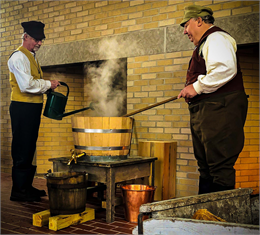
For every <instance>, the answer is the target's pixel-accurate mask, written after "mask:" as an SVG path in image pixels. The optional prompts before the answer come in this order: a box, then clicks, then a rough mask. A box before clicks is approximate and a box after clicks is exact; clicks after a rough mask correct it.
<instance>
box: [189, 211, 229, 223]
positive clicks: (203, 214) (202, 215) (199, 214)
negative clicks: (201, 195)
mask: <svg viewBox="0 0 260 235" xmlns="http://www.w3.org/2000/svg"><path fill="white" fill-rule="evenodd" d="M192 219H197V220H209V221H220V222H227V221H226V220H223V219H221V218H219V217H217V216H215V215H213V214H211V213H210V212H209V211H208V210H207V209H200V210H197V211H196V212H195V214H194V215H193V217H192Z"/></svg>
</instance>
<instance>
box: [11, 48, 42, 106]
mask: <svg viewBox="0 0 260 235" xmlns="http://www.w3.org/2000/svg"><path fill="white" fill-rule="evenodd" d="M17 50H19V51H21V52H23V53H24V54H25V55H26V56H27V58H28V59H29V61H30V68H31V76H32V77H33V79H41V78H42V77H43V73H42V70H41V67H40V65H39V63H38V61H36V60H35V59H34V57H33V55H32V54H31V53H30V51H28V50H27V49H26V48H25V47H23V46H20V47H18V48H17ZM9 80H10V84H11V88H12V92H11V100H12V101H19V102H28V103H43V94H31V93H27V92H21V91H20V88H19V86H18V84H17V81H16V79H15V76H14V74H13V73H12V72H10V79H9Z"/></svg>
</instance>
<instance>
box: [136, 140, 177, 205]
mask: <svg viewBox="0 0 260 235" xmlns="http://www.w3.org/2000/svg"><path fill="white" fill-rule="evenodd" d="M176 150H177V142H174V141H140V142H139V143H138V155H140V156H142V157H157V158H158V160H157V161H155V163H154V164H155V167H154V171H155V172H154V186H157V188H156V190H155V195H154V200H155V201H160V200H166V199H171V198H174V197H175V184H176V182H175V181H176V158H177V151H176Z"/></svg>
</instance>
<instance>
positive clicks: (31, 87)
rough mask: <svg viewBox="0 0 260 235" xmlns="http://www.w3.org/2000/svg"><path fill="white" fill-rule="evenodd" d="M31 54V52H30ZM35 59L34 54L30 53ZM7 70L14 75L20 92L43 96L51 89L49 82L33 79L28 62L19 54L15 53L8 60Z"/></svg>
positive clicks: (18, 52) (23, 55)
mask: <svg viewBox="0 0 260 235" xmlns="http://www.w3.org/2000/svg"><path fill="white" fill-rule="evenodd" d="M31 53H32V52H31ZM32 55H33V56H34V58H35V54H34V53H32ZM7 64H8V67H9V70H10V71H11V72H12V73H13V74H14V76H15V79H16V81H17V84H18V86H19V88H20V91H21V92H28V93H32V94H43V93H45V92H46V91H47V90H49V89H50V88H51V82H50V81H48V80H44V79H33V76H32V75H31V67H30V61H29V59H28V58H27V56H26V55H25V54H24V53H23V52H21V51H17V52H15V53H14V54H13V55H12V56H11V58H10V59H9V60H8V63H7Z"/></svg>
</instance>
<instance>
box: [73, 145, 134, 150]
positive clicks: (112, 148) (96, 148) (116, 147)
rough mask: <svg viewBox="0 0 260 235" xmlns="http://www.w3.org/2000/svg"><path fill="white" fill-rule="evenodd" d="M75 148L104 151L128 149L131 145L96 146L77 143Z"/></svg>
mask: <svg viewBox="0 0 260 235" xmlns="http://www.w3.org/2000/svg"><path fill="white" fill-rule="evenodd" d="M75 149H80V150H103V151H111V150H128V149H130V146H115V147H96V146H80V145H75Z"/></svg>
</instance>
